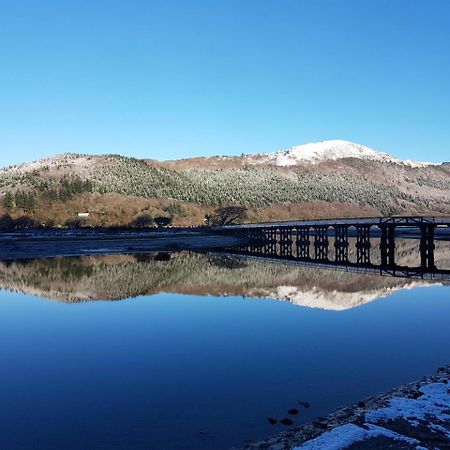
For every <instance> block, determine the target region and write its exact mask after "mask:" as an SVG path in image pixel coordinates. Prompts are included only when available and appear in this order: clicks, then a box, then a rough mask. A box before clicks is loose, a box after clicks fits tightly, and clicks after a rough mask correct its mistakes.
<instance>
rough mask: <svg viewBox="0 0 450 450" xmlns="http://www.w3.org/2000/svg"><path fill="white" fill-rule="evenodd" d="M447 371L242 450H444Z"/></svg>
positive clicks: (448, 440)
mask: <svg viewBox="0 0 450 450" xmlns="http://www.w3.org/2000/svg"><path fill="white" fill-rule="evenodd" d="M449 380H450V365H449V366H446V367H441V368H439V370H438V371H437V372H436V373H435V374H433V375H431V376H427V377H424V378H422V379H421V380H419V381H416V382H413V383H409V384H406V385H403V386H401V387H399V388H397V389H393V390H391V391H388V392H386V393H383V394H380V395H377V396H374V397H370V398H368V399H366V400H364V401H361V402H359V403H358V404H355V405H351V406H348V407H343V408H340V409H338V410H337V411H335V412H334V413H332V414H330V415H329V416H327V417H324V418H318V419H317V420H316V421H314V422H313V423H311V424H307V425H303V426H301V427H298V428H295V429H292V430H290V431H287V432H285V433H282V434H281V435H279V436H276V437H274V438H271V439H268V440H265V441H261V442H256V443H251V444H248V445H247V446H246V447H245V448H246V449H270V450H288V449H289V450H318V449H321V450H344V449H348V450H350V449H351V450H355V449H374V448H380V449H381V448H392V449H430V450H431V449H443V448H450V384H449Z"/></svg>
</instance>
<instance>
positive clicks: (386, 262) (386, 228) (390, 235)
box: [380, 224, 395, 267]
mask: <svg viewBox="0 0 450 450" xmlns="http://www.w3.org/2000/svg"><path fill="white" fill-rule="evenodd" d="M380 229H381V241H380V251H381V265H382V266H385V267H394V266H395V225H392V224H389V225H382V226H380Z"/></svg>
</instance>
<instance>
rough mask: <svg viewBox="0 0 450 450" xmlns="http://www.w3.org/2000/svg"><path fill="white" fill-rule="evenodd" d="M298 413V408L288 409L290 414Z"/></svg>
mask: <svg viewBox="0 0 450 450" xmlns="http://www.w3.org/2000/svg"><path fill="white" fill-rule="evenodd" d="M298 413H299V410H298V409H297V408H291V409H289V410H288V414H290V415H291V416H295V415H296V414H298Z"/></svg>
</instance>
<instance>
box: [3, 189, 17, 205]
mask: <svg viewBox="0 0 450 450" xmlns="http://www.w3.org/2000/svg"><path fill="white" fill-rule="evenodd" d="M3 206H4V207H5V208H8V209H9V208H14V206H15V202H14V194H13V193H12V192H9V191H8V192H7V193H6V195H5V198H4V200H3Z"/></svg>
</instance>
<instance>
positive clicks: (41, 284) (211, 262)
mask: <svg viewBox="0 0 450 450" xmlns="http://www.w3.org/2000/svg"><path fill="white" fill-rule="evenodd" d="M167 256H170V258H165V257H164V258H163V257H162V256H161V254H147V255H139V256H132V255H113V256H97V257H79V258H54V259H41V260H31V261H27V262H23V261H15V262H13V263H9V264H4V263H0V286H1V287H3V288H6V289H10V290H15V291H21V292H26V293H30V294H35V295H38V296H41V297H45V298H51V299H57V300H62V301H66V302H78V301H89V300H117V299H123V298H128V297H135V296H139V295H145V294H154V293H158V292H161V291H164V292H178V293H190V294H197V295H206V294H211V295H244V296H252V297H275V298H276V297H279V298H281V297H283V298H285V297H286V296H285V295H283V296H280V295H279V293H277V292H279V290H280V287H282V288H283V287H289V288H290V291H292V289H294V290H295V291H296V292H297V294H296V295H298V294H301V293H302V292H314V293H315V294H320V295H321V296H322V297H323V296H325V297H327V296H328V297H330V295H331V293H333V296H334V297H336V293H337V295H338V296H339V293H342V294H352V293H361V292H362V293H364V294H369V293H372V294H371V299H373V298H375V297H376V296H378V293H379V292H380V290H381V291H386V290H389V289H391V288H395V287H400V286H404V285H405V284H407V283H408V282H407V281H405V280H402V279H395V278H387V277H378V276H373V275H362V274H356V273H344V272H341V271H334V270H327V269H318V268H314V267H302V266H295V265H283V264H275V263H270V262H267V261H264V260H254V259H250V260H245V261H242V260H239V259H235V258H233V257H227V256H224V257H221V256H217V255H210V254H198V253H189V252H182V253H175V254H171V255H167ZM327 293H328V294H327ZM380 295H383V292H381V293H380ZM343 301H344V300H343Z"/></svg>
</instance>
